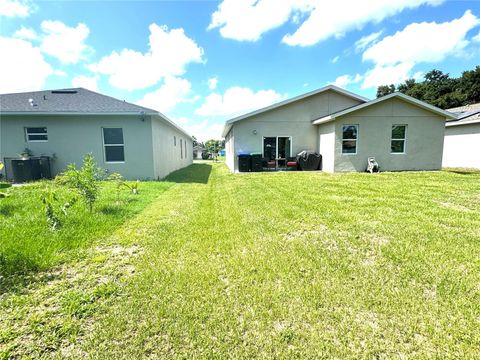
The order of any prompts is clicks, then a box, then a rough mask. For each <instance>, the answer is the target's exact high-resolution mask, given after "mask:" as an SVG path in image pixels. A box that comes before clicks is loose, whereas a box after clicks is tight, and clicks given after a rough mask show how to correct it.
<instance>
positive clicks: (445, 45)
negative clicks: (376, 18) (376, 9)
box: [362, 10, 480, 89]
mask: <svg viewBox="0 0 480 360" xmlns="http://www.w3.org/2000/svg"><path fill="white" fill-rule="evenodd" d="M479 24H480V19H478V18H477V17H476V16H475V15H473V14H472V12H471V11H470V10H467V11H466V12H465V14H464V15H463V16H462V17H461V18H459V19H454V20H452V21H450V22H448V21H447V22H444V23H436V22H429V23H427V22H423V23H412V24H410V25H408V26H406V27H405V28H404V29H403V30H401V31H398V32H396V33H395V34H394V35H391V36H387V37H385V38H383V39H382V40H381V41H379V42H377V43H376V44H374V45H372V46H370V47H369V48H368V49H367V50H365V52H364V53H363V60H364V61H372V62H373V63H374V64H375V67H374V68H373V69H371V70H369V71H367V73H366V74H365V79H364V82H363V84H362V88H363V89H366V88H369V87H375V86H378V85H382V84H398V83H400V82H402V81H404V80H406V79H408V78H411V77H414V76H417V75H418V73H417V74H413V75H412V69H413V67H414V66H415V65H416V64H418V63H437V62H441V61H443V60H444V59H445V58H446V57H447V56H451V55H453V56H460V55H462V53H463V52H464V50H465V48H466V47H467V45H468V44H469V41H468V40H467V39H466V35H467V33H468V32H469V31H470V30H471V29H473V28H475V27H476V26H478V25H479Z"/></svg>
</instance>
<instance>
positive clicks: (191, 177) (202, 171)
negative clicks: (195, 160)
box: [165, 164, 212, 184]
mask: <svg viewBox="0 0 480 360" xmlns="http://www.w3.org/2000/svg"><path fill="white" fill-rule="evenodd" d="M211 172H212V165H210V164H192V165H190V166H188V167H186V168H184V169H180V170H177V171H174V172H173V173H171V174H170V175H168V176H167V177H166V178H165V181H169V182H174V183H193V184H207V183H208V179H209V178H210V173H211Z"/></svg>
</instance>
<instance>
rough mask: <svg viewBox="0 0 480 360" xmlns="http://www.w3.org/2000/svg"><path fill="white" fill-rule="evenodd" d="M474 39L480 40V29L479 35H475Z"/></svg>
mask: <svg viewBox="0 0 480 360" xmlns="http://www.w3.org/2000/svg"><path fill="white" fill-rule="evenodd" d="M472 40H473V41H475V42H480V31H479V32H478V34H477V35H475V36H474V37H473V38H472Z"/></svg>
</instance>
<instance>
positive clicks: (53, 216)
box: [42, 188, 77, 230]
mask: <svg viewBox="0 0 480 360" xmlns="http://www.w3.org/2000/svg"><path fill="white" fill-rule="evenodd" d="M76 201H77V198H76V197H72V198H71V199H70V200H68V201H66V202H62V201H61V200H60V199H59V197H58V195H57V193H56V192H55V190H53V189H52V188H47V190H45V192H44V193H43V194H42V202H43V205H44V211H45V217H46V219H47V225H48V227H49V228H50V230H57V229H59V228H60V227H61V226H62V222H63V221H62V217H66V216H67V215H68V213H67V210H68V209H69V208H70V207H71V206H73V205H74V204H75V203H76Z"/></svg>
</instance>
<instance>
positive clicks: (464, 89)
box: [458, 65, 480, 105]
mask: <svg viewBox="0 0 480 360" xmlns="http://www.w3.org/2000/svg"><path fill="white" fill-rule="evenodd" d="M458 89H459V91H460V93H461V94H463V95H464V105H468V104H474V103H478V102H480V66H478V65H477V67H476V68H475V70H468V71H464V72H463V73H462V76H461V77H460V79H459V82H458Z"/></svg>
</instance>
